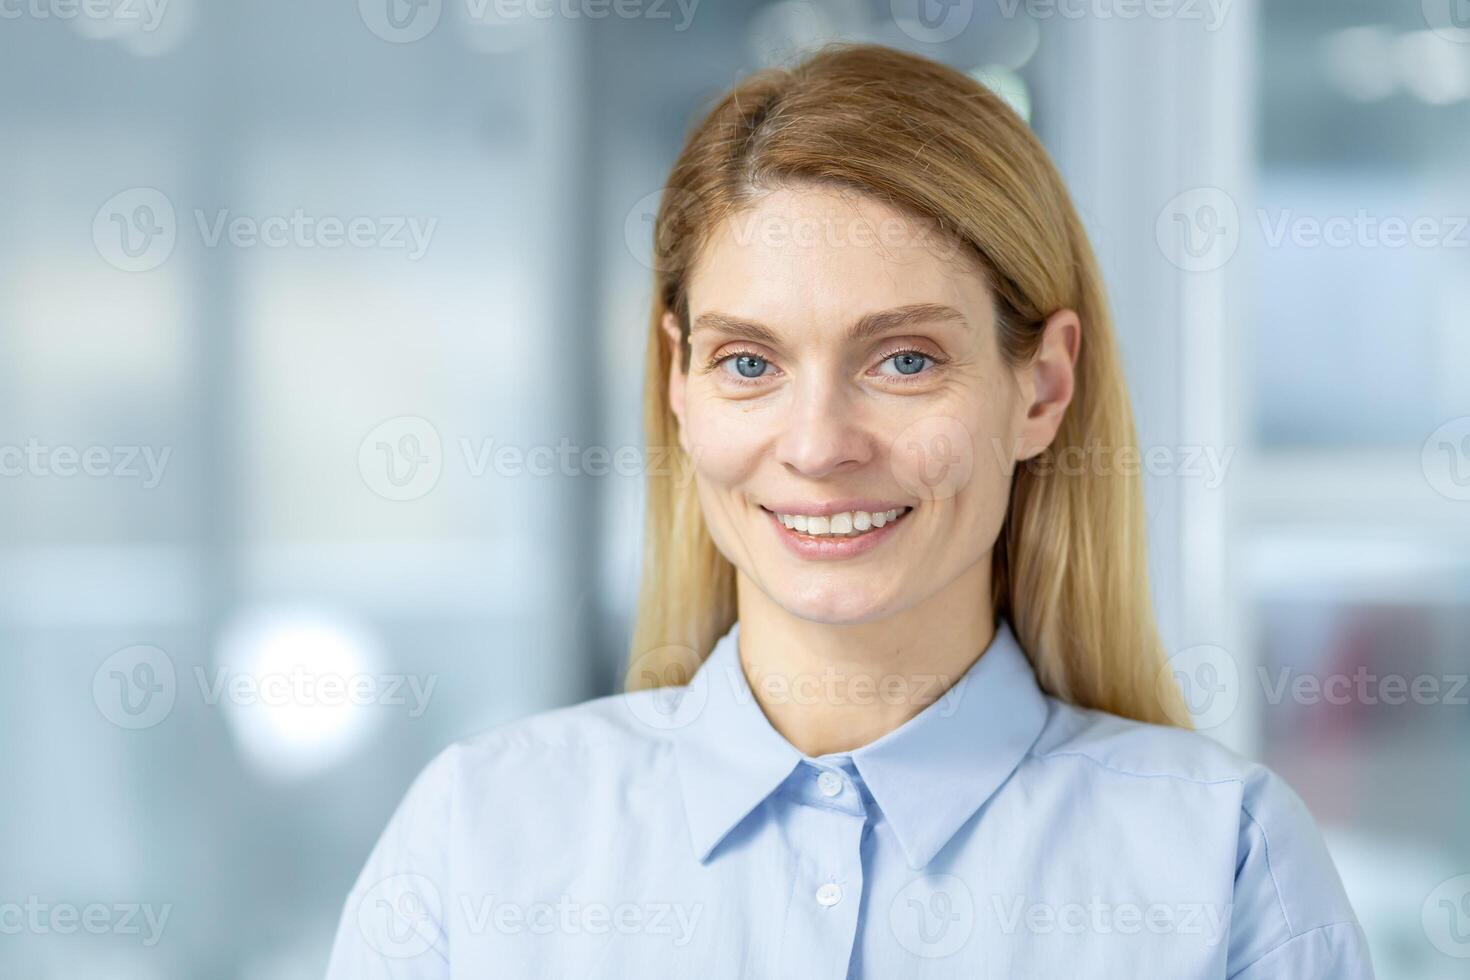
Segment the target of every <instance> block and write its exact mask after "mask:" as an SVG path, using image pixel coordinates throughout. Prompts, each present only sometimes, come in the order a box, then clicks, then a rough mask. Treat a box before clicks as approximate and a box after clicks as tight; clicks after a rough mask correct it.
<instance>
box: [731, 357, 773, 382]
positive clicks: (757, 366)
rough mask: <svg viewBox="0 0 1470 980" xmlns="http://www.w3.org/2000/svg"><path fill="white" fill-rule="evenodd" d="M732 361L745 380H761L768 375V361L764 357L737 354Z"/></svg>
mask: <svg viewBox="0 0 1470 980" xmlns="http://www.w3.org/2000/svg"><path fill="white" fill-rule="evenodd" d="M730 360H731V361H733V362H734V363H735V370H737V371H739V372H740V376H741V377H743V378H759V377H760V376H761V375H762V374H765V373H766V364H767V361H766V359H765V358H764V357H756V356H755V355H754V354H736V355H734V356H732V357H731V358H730Z"/></svg>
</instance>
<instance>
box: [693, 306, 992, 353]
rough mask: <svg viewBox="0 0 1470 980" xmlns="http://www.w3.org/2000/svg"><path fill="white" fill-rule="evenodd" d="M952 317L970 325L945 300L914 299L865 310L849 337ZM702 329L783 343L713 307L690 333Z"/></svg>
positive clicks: (859, 338)
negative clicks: (869, 311)
mask: <svg viewBox="0 0 1470 980" xmlns="http://www.w3.org/2000/svg"><path fill="white" fill-rule="evenodd" d="M951 320H954V321H958V322H959V324H960V325H961V326H966V325H967V324H966V323H965V316H964V314H963V313H961V312H960V311H959V310H957V309H955V308H954V307H953V306H945V305H944V304H942V303H911V304H909V305H908V306H896V307H894V308H893V309H891V310H878V311H876V312H873V313H868V314H865V315H864V316H863V317H862V318H860V319H859V320H858V321H857V322H856V323H854V324H853V325H852V326H850V327H848V329H847V339H848V340H849V341H850V342H852V343H858V342H860V341H864V340H867V339H868V338H870V337H875V336H877V335H879V334H882V333H887V332H888V331H890V330H895V329H898V328H900V327H907V326H913V325H915V324H919V323H941V322H946V321H951ZM700 330H713V331H715V332H717V333H722V334H729V335H732V336H739V337H748V338H750V339H751V340H758V341H760V342H761V343H763V344H770V345H771V346H772V347H776V346H779V345H780V338H778V337H777V336H776V334H775V333H774V332H773V331H772V330H771V328H769V327H767V326H765V325H763V324H760V323H756V322H755V321H753V320H743V319H741V318H740V317H737V316H730V315H729V314H726V313H717V312H713V311H711V312H708V313H701V314H700V315H699V316H698V317H697V318H696V319H695V321H694V325H693V326H692V327H690V329H689V333H690V335H691V336H693V335H694V334H695V333H697V332H698V331H700Z"/></svg>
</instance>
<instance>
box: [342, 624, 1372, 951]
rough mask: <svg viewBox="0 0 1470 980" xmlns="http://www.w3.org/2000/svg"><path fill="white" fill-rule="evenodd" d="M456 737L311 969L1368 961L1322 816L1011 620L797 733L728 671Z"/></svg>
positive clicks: (728, 645) (383, 842) (402, 813)
mask: <svg viewBox="0 0 1470 980" xmlns="http://www.w3.org/2000/svg"><path fill="white" fill-rule="evenodd" d="M738 635H739V624H738V623H737V624H736V625H735V626H734V627H732V628H731V629H730V631H729V632H728V633H726V634H725V636H723V637H722V638H721V639H720V640H719V642H718V644H717V645H716V647H715V649H714V651H713V652H712V653H711V654H710V656H709V658H708V659H707V660H706V661H705V662H704V664H703V665H701V666H700V668H699V670H698V671H697V673H696V674H695V676H694V677H693V679H692V680H691V682H690V684H689V685H688V686H687V687H675V688H664V689H660V690H653V691H641V692H637V693H634V694H628V695H614V696H610V697H605V698H600V699H598V700H594V701H589V702H586V703H584V704H580V705H576V706H573V707H570V708H562V709H559V710H556V711H549V712H544V713H542V714H539V715H535V716H532V717H530V718H526V719H523V720H521V721H517V722H513V723H510V724H508V725H503V726H501V727H499V728H497V729H494V730H492V731H490V732H488V733H486V734H483V735H480V736H478V737H475V738H472V739H469V740H466V741H463V742H460V743H457V744H455V745H453V746H451V747H450V748H448V749H447V750H445V751H444V752H443V753H441V754H440V755H439V756H438V757H437V758H436V759H434V761H433V762H431V763H430V764H429V765H428V767H427V768H426V769H425V770H424V772H423V773H422V774H421V775H420V776H419V778H418V780H417V781H416V782H415V783H414V785H413V787H412V788H411V789H410V790H409V792H408V795H407V797H406V798H405V799H404V801H403V803H402V804H401V805H400V806H399V808H398V810H397V812H396V813H395V814H394V816H393V818H392V820H391V821H390V822H389V824H388V827H387V829H386V830H385V831H384V833H383V835H382V838H381V839H380V840H379V841H378V844H377V846H376V847H375V848H374V850H373V852H372V855H371V857H370V858H369V859H368V862H367V866H366V868H364V870H363V872H362V875H361V877H360V878H359V880H358V881H357V884H356V885H355V887H354V888H353V890H352V892H351V894H350V896H349V897H348V899H347V903H346V907H345V909H344V912H343V915H342V919H341V923H340V926H339V929H338V932H337V938H336V943H335V946H334V948H333V951H332V958H331V965H330V966H329V968H328V976H329V977H330V978H332V980H370V978H375V977H415V978H431V977H432V978H440V977H459V978H466V980H468V978H476V980H485V978H492V977H493V978H506V977H527V978H537V980H541V978H546V977H558V978H562V977H577V978H592V977H628V978H634V977H636V978H649V977H690V978H698V980H719V978H741V980H748V978H778V977H779V978H784V977H790V978H801V980H823V978H825V980H838V978H844V977H846V978H883V980H889V978H897V977H903V978H910V977H961V976H965V977H988V978H996V980H1002V978H1004V980H1021V978H1047V980H1050V978H1056V977H1076V976H1082V977H1088V978H1092V980H1104V978H1119V980H1123V978H1126V980H1140V978H1158V980H1163V978H1167V980H1205V978H1210V980H1223V978H1227V977H1228V978H1234V980H1261V978H1266V977H1271V978H1277V977H1284V978H1291V980H1318V978H1321V980H1328V978H1331V980H1368V978H1371V977H1372V968H1371V966H1370V964H1369V960H1368V952H1367V947H1366V944H1365V941H1364V938H1363V934H1362V931H1361V929H1360V928H1359V926H1358V924H1357V921H1356V919H1355V917H1354V915H1353V910H1352V908H1351V907H1350V906H1349V904H1348V901H1347V899H1346V897H1345V895H1344V893H1343V889H1342V885H1341V883H1340V881H1339V879H1338V876H1337V872H1336V870H1335V869H1334V867H1333V864H1332V860H1331V858H1330V857H1329V856H1328V853H1327V851H1326V849H1325V847H1324V846H1323V843H1322V839H1321V836H1320V834H1319V833H1318V831H1317V828H1316V826H1315V825H1314V823H1313V821H1312V817H1311V815H1310V814H1309V813H1308V812H1307V810H1306V808H1305V807H1304V806H1303V804H1302V802H1301V800H1300V799H1299V798H1298V797H1297V796H1296V794H1295V793H1293V792H1292V790H1291V789H1290V788H1289V787H1288V786H1287V785H1286V784H1285V783H1284V782H1283V781H1282V780H1281V779H1280V778H1279V777H1277V776H1276V775H1275V774H1274V773H1272V772H1271V771H1270V770H1268V769H1266V768H1265V767H1263V766H1260V765H1257V764H1255V763H1252V762H1249V761H1246V760H1244V759H1242V758H1240V757H1238V756H1236V755H1234V754H1232V753H1231V752H1229V751H1227V750H1226V749H1224V748H1222V747H1221V746H1220V745H1218V744H1217V743H1215V742H1214V741H1212V740H1210V739H1209V738H1207V737H1205V736H1202V735H1199V734H1195V733H1192V732H1187V731H1182V730H1177V729H1172V728H1165V727H1159V726H1152V725H1144V724H1139V723H1136V722H1131V721H1125V720H1122V719H1119V718H1117V717H1115V716H1112V715H1108V714H1105V713H1102V712H1098V711H1091V710H1086V709H1081V708H1077V707H1073V706H1071V705H1068V704H1066V703H1063V702H1061V701H1058V700H1056V699H1054V698H1051V697H1048V696H1046V695H1044V694H1043V693H1042V692H1041V690H1040V689H1039V688H1038V686H1037V683H1036V679H1035V675H1034V673H1033V672H1032V669H1031V666H1030V663H1029V661H1028V660H1027V659H1026V656H1025V654H1024V652H1023V651H1022V650H1021V648H1020V646H1019V645H1018V643H1017V641H1016V637H1015V635H1014V633H1013V632H1012V630H1011V628H1010V625H1009V624H1008V623H1007V622H1006V621H1005V620H1004V619H1001V620H999V622H998V624H997V631H996V634H995V638H994V640H993V642H992V643H991V645H990V646H989V648H988V649H987V650H986V652H985V653H984V655H983V656H981V657H980V658H979V659H978V660H977V661H976V662H975V664H974V665H973V666H972V667H971V668H970V669H969V671H968V672H967V673H966V674H965V675H964V676H963V677H962V678H960V680H959V681H957V682H956V683H955V684H954V685H953V687H951V688H950V690H949V691H948V692H947V693H946V694H945V696H944V697H943V698H941V699H940V700H938V701H935V702H933V703H932V704H929V705H928V706H927V707H925V708H924V709H923V710H922V711H921V712H920V713H919V714H917V715H916V716H914V717H913V718H911V719H910V720H909V721H908V722H906V723H905V724H903V725H902V726H900V727H899V728H897V729H895V730H893V731H892V732H889V733H888V734H887V735H884V736H883V737H882V738H879V739H877V740H876V741H873V742H871V743H869V744H868V745H865V746H863V747H862V748H859V749H856V750H854V751H852V752H845V753H841V754H832V755H826V756H821V757H817V758H812V757H807V756H804V755H803V754H802V753H801V752H800V751H798V750H797V749H796V748H794V747H793V746H792V745H791V744H790V743H789V742H787V741H786V739H785V738H784V737H782V736H781V735H780V734H779V733H778V732H777V731H776V730H775V729H774V728H772V727H771V724H770V722H769V721H768V720H767V719H766V717H765V715H764V713H763V712H762V711H761V709H760V706H759V705H758V704H757V702H756V701H755V699H754V696H753V694H752V692H751V689H750V686H749V683H748V682H747V680H746V678H745V675H744V673H743V672H742V670H741V669H740V662H739V658H738V655H737V650H736V647H737V638H738Z"/></svg>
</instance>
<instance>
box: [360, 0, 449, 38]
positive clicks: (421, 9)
mask: <svg viewBox="0 0 1470 980" xmlns="http://www.w3.org/2000/svg"><path fill="white" fill-rule="evenodd" d="M443 7H444V2H443V0H357V12H358V14H359V15H360V16H361V17H362V22H363V23H364V24H365V25H367V29H368V30H370V31H372V32H373V33H374V34H376V35H377V36H378V37H380V38H382V39H383V40H384V41H387V42H389V43H390V44H411V43H412V42H414V41H421V40H423V39H424V38H425V37H428V36H429V32H430V31H432V30H433V29H434V28H435V27H436V26H437V25H438V23H439V16H440V14H442V13H443Z"/></svg>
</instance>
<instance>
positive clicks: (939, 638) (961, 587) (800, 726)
mask: <svg viewBox="0 0 1470 980" xmlns="http://www.w3.org/2000/svg"><path fill="white" fill-rule="evenodd" d="M736 596H737V610H738V612H737V615H738V617H739V620H740V645H739V659H740V665H741V668H742V670H743V671H744V672H745V676H746V679H747V681H749V683H750V688H751V691H752V692H754V694H755V698H756V701H757V702H758V703H759V704H760V706H761V710H762V711H763V712H764V713H765V716H766V718H767V719H768V720H769V721H770V723H771V726H772V727H773V728H775V729H776V731H777V732H779V733H780V734H781V735H782V737H784V738H785V739H786V740H787V741H788V742H790V743H791V744H792V745H793V746H795V747H796V748H797V749H798V750H799V751H801V752H802V753H804V754H806V755H807V756H812V757H815V756H820V755H826V754H828V753H832V752H850V751H852V750H853V749H857V748H860V747H862V746H864V745H867V744H868V743H869V742H872V741H874V740H876V739H878V738H881V737H882V736H884V735H886V734H887V733H888V732H891V731H893V730H894V729H895V728H898V727H899V726H900V725H902V724H903V723H904V722H906V721H908V720H909V719H910V718H912V717H913V716H914V715H916V714H918V713H919V712H920V711H922V710H924V708H925V707H927V706H928V705H930V704H932V703H934V702H935V701H937V700H939V698H940V697H942V696H943V694H944V692H945V691H947V690H949V688H950V687H951V686H953V685H954V684H955V683H956V682H957V681H958V680H959V679H960V677H962V676H963V675H964V673H965V671H967V670H969V668H970V667H971V665H973V664H974V663H975V661H976V660H978V659H979V658H980V655H981V654H982V653H983V652H984V651H985V648H986V647H988V646H989V645H990V641H991V640H992V639H993V638H994V636H995V610H994V608H993V606H992V604H991V600H990V556H989V555H988V554H987V555H985V556H984V557H983V558H982V559H981V560H980V561H978V562H976V563H975V565H974V566H972V567H971V568H970V569H969V570H968V571H967V572H966V573H965V574H963V575H960V576H959V577H958V578H956V579H955V580H954V581H953V582H951V583H950V584H949V585H947V586H946V587H945V588H943V589H941V590H940V591H939V592H937V593H935V594H934V595H932V596H930V597H929V598H928V599H925V600H924V601H922V602H920V603H918V604H916V605H914V606H912V607H910V608H909V609H906V610H904V611H903V612H902V613H899V614H897V615H894V616H889V617H886V618H883V619H877V620H873V621H871V622H866V623H854V624H830V623H819V622H813V621H812V620H808V619H802V618H800V617H798V616H794V615H792V614H791V613H790V612H788V611H786V610H785V609H783V608H782V607H781V606H779V605H777V604H776V603H775V602H773V601H771V599H770V597H769V596H767V595H766V594H765V593H764V592H762V591H761V590H760V587H759V586H757V585H756V584H755V583H754V582H752V581H750V580H749V579H747V578H746V577H745V575H744V574H743V573H742V574H738V575H737V583H736Z"/></svg>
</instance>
